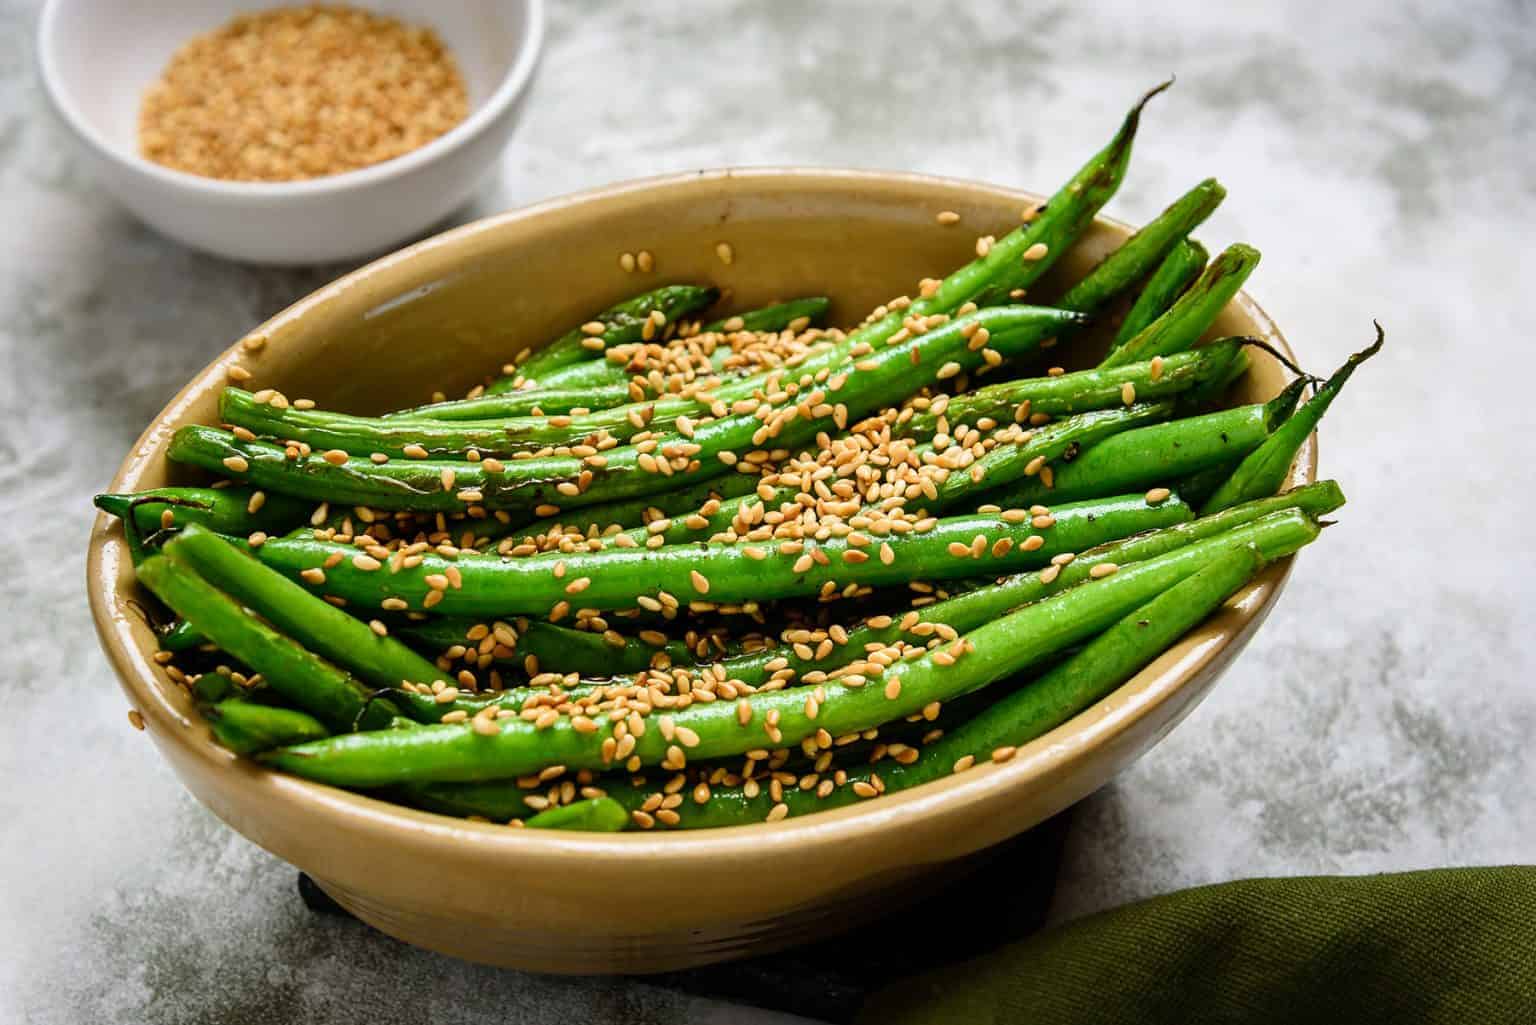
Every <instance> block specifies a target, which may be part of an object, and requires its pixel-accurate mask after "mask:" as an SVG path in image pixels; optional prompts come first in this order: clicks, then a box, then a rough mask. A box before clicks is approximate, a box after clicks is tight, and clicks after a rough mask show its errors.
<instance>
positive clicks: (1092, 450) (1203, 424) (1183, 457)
mask: <svg viewBox="0 0 1536 1025" xmlns="http://www.w3.org/2000/svg"><path fill="white" fill-rule="evenodd" d="M1269 430H1270V420H1269V417H1268V415H1267V407H1266V404H1264V403H1256V404H1254V405H1250V406H1238V407H1237V408H1235V409H1223V410H1219V411H1218V412H1215V413H1206V414H1204V415H1202V416H1191V417H1185V418H1184V419H1182V420H1174V421H1171V422H1169V423H1165V424H1153V425H1152V426H1150V427H1138V428H1137V429H1135V430H1133V431H1126V432H1124V433H1122V434H1116V435H1114V436H1112V437H1109V438H1105V439H1104V440H1103V441H1101V442H1099V443H1098V444H1097V445H1093V446H1090V447H1089V448H1087V449H1085V450H1084V451H1083V453H1082V454H1081V455H1079V456H1078V457H1077V458H1076V459H1074V460H1073V461H1071V462H1063V463H1060V464H1059V465H1057V466H1055V467H1054V468H1053V477H1052V480H1051V482H1050V484H1049V485H1047V484H1046V482H1045V480H1044V479H1042V476H1043V475H1042V476H1035V477H1030V478H1029V479H1027V480H1024V481H1021V482H1019V483H1017V484H1015V485H1013V486H1010V487H1004V488H1000V489H998V491H997V492H996V493H995V494H994V493H988V494H987V495H986V496H985V497H986V498H988V499H989V500H990V501H993V502H995V503H997V504H999V505H1003V506H1013V505H1033V504H1035V503H1038V502H1043V503H1046V504H1051V503H1054V502H1070V501H1076V500H1078V499H1083V498H1092V497H1094V496H1096V495H1114V494H1121V493H1123V492H1126V491H1131V490H1134V489H1137V488H1148V487H1152V486H1153V485H1156V484H1168V483H1171V482H1172V481H1174V480H1177V479H1178V478H1179V477H1182V476H1184V475H1185V474H1188V473H1193V472H1195V471H1197V470H1201V469H1204V468H1205V467H1207V466H1211V465H1213V464H1215V463H1218V462H1221V461H1222V460H1225V459H1229V458H1231V457H1232V456H1234V455H1243V454H1246V453H1248V452H1251V451H1253V450H1254V449H1256V448H1258V447H1259V445H1261V444H1262V443H1263V441H1264V439H1265V438H1267V437H1268V436H1269Z"/></svg>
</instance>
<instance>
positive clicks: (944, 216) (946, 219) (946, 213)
mask: <svg viewBox="0 0 1536 1025" xmlns="http://www.w3.org/2000/svg"><path fill="white" fill-rule="evenodd" d="M934 220H936V221H938V222H939V223H940V224H942V225H944V226H945V227H946V228H947V227H949V226H950V225H951V224H959V223H960V215H959V214H957V213H955V212H954V211H953V210H940V211H939V213H938V216H937V217H935V218H934Z"/></svg>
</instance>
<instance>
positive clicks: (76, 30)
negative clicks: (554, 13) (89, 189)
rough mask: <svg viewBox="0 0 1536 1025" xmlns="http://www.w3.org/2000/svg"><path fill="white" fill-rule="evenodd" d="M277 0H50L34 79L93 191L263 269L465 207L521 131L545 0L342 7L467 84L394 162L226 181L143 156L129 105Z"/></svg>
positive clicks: (400, 234) (385, 235) (397, 236)
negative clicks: (408, 42) (447, 56)
mask: <svg viewBox="0 0 1536 1025" xmlns="http://www.w3.org/2000/svg"><path fill="white" fill-rule="evenodd" d="M285 2H293V0H154V2H152V3H151V2H140V0H48V4H47V6H46V7H45V8H44V10H43V16H42V20H41V24H40V25H39V28H38V40H37V50H38V66H39V68H40V70H41V73H42V79H43V85H44V87H45V89H46V90H47V93H48V96H49V98H50V99H51V100H52V102H53V105H54V107H55V108H56V109H57V110H58V112H59V115H60V117H62V118H63V120H64V122H65V123H66V124H67V125H68V126H69V128H70V129H71V131H72V132H73V133H74V135H75V136H76V137H77V138H78V139H79V140H80V141H81V143H82V146H83V148H84V150H85V152H86V153H87V154H88V155H89V157H90V159H91V161H92V163H93V165H94V169H95V171H96V174H97V177H98V178H99V179H100V181H101V184H102V186H103V187H104V188H106V190H107V191H108V192H110V193H111V194H112V195H113V196H115V197H116V198H117V199H118V200H119V201H120V202H122V204H123V205H124V206H126V207H127V208H128V209H129V210H131V211H132V212H133V213H134V214H135V215H137V216H138V217H139V218H140V219H142V220H143V221H145V222H146V223H148V224H150V225H151V226H153V227H154V228H156V229H158V230H160V231H162V232H164V233H165V234H167V235H169V236H171V237H172V238H174V239H176V240H177V241H180V242H183V243H185V244H187V245H189V246H194V247H196V248H198V249H204V250H207V251H208V252H211V253H216V254H218V255H220V256H225V257H229V258H231V259H235V260H246V261H250V262H253V263H268V264H303V263H323V262H326V261H331V260H346V259H352V258H356V257H358V256H363V255H368V254H372V253H376V252H380V251H382V250H384V249H387V248H389V247H390V246H392V245H394V244H396V243H398V242H400V241H402V240H404V239H406V238H409V237H410V236H412V235H415V234H418V233H420V232H422V231H423V230H425V229H426V228H429V227H431V226H432V225H434V224H436V223H437V222H438V221H440V220H442V219H443V218H444V217H446V216H447V215H448V214H450V213H451V212H453V210H454V209H455V208H457V207H458V206H459V205H460V204H462V203H464V202H465V201H466V200H468V199H469V197H470V194H471V193H472V192H473V191H474V189H475V187H476V186H477V185H478V184H479V183H480V182H481V180H482V179H483V178H484V176H485V175H486V174H487V173H488V172H489V171H490V170H491V169H492V168H493V167H494V166H495V163H496V160H497V157H498V156H499V155H500V153H501V151H502V149H503V147H505V145H506V143H507V140H508V139H509V138H510V137H511V134H512V129H513V127H514V126H515V125H516V123H517V118H518V114H519V112H520V110H521V107H522V100H523V97H524V95H525V94H526V91H527V87H528V84H529V81H530V79H531V78H532V77H533V71H534V66H535V65H536V64H537V63H538V56H539V50H540V47H541V45H542V42H543V36H544V5H543V0H452V2H442V0H349V2H351V3H353V4H354V5H356V6H361V7H367V8H371V9H374V10H378V11H381V12H383V13H385V14H390V15H393V16H395V17H398V18H401V19H402V20H405V21H409V22H412V23H414V24H421V25H429V26H431V27H432V28H433V29H435V30H436V31H437V33H438V35H439V36H441V37H442V39H443V41H444V43H445V44H446V45H447V47H448V48H449V50H450V51H452V53H453V55H454V57H455V59H456V60H457V61H458V63H459V69H460V71H461V72H462V73H463V75H464V80H465V84H466V85H467V86H468V89H469V100H470V113H469V116H468V117H467V118H466V119H465V120H464V121H463V122H462V123H460V124H459V125H457V126H456V127H454V128H453V130H452V131H449V132H447V133H446V134H444V135H443V136H441V137H439V138H437V139H435V140H433V141H432V142H431V143H429V144H427V145H426V146H423V147H421V148H420V149H417V150H414V151H412V152H410V153H407V154H405V155H404V156H401V157H398V158H396V159H394V160H388V161H385V162H383V163H380V164H375V165H373V166H371V167H364V168H361V169H359V170H356V171H348V172H347V173H345V174H337V175H331V176H328V177H325V178H315V179H311V180H308V181H298V182H229V181H220V180H217V179H214V178H203V177H200V176H198V175H193V174H186V173H184V172H182V171H174V170H171V169H170V168H168V167H162V166H160V165H159V164H154V163H151V162H149V161H148V160H145V159H144V158H143V157H141V156H140V155H139V152H138V138H137V136H138V112H139V103H140V101H141V99H142V97H143V95H144V91H145V89H146V88H148V86H149V85H150V84H151V83H152V82H153V81H154V80H155V79H156V78H158V77H159V74H160V72H161V70H162V69H163V68H164V67H165V65H166V63H167V62H168V61H169V60H170V58H171V55H172V54H173V53H174V52H175V51H176V49H177V48H178V47H180V46H181V45H182V44H184V43H186V42H187V41H188V40H190V39H191V38H192V37H193V36H195V35H199V34H201V33H204V32H208V31H211V30H213V29H216V28H218V27H219V26H220V25H222V24H224V23H225V22H227V21H228V20H229V19H230V18H232V17H234V16H235V15H236V14H241V13H248V12H250V11H253V10H259V9H261V8H263V7H269V6H276V5H278V4H280V3H285Z"/></svg>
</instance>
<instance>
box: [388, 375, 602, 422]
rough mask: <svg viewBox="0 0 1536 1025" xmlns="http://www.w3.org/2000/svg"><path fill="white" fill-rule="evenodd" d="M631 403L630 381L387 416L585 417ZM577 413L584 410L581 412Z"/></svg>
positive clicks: (456, 402) (525, 392) (453, 402)
mask: <svg viewBox="0 0 1536 1025" xmlns="http://www.w3.org/2000/svg"><path fill="white" fill-rule="evenodd" d="M629 401H630V397H629V382H628V381H625V382H622V383H619V384H604V385H597V386H595V387H590V388H525V389H520V390H518V391H508V392H497V393H496V394H494V395H479V396H477V397H475V398H472V399H448V400H446V401H443V402H433V403H431V404H429V405H425V406H413V407H411V408H410V409H401V410H398V411H396V412H393V413H385V414H384V419H386V420H449V421H452V420H501V419H505V418H506V417H513V416H553V415H555V414H557V413H569V414H571V415H573V416H575V415H585V414H587V413H589V412H591V411H592V410H594V409H611V408H613V407H614V406H622V405H624V404H625V403H627V402H629ZM577 411H580V412H579V413H578V412H577Z"/></svg>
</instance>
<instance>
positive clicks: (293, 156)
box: [139, 4, 469, 182]
mask: <svg viewBox="0 0 1536 1025" xmlns="http://www.w3.org/2000/svg"><path fill="white" fill-rule="evenodd" d="M468 110H469V101H468V93H467V91H466V89H465V87H464V80H463V78H462V76H461V75H460V74H459V69H458V65H457V64H456V63H455V61H454V59H453V55H452V54H451V53H449V52H448V50H447V49H445V48H444V46H443V44H442V41H441V40H440V39H439V38H438V37H437V34H436V33H435V32H433V31H432V30H431V29H429V28H424V27H418V26H413V25H409V24H406V23H405V22H402V21H399V20H398V19H395V18H391V17H387V16H385V15H380V14H375V13H373V12H370V11H365V10H362V9H360V8H355V7H348V6H343V5H330V4H316V5H312V6H305V7H276V8H272V9H270V10H265V11H259V12H256V13H253V14H244V15H240V16H239V17H237V18H235V19H234V20H232V21H230V22H229V23H228V24H227V25H225V26H223V27H222V28H220V29H217V30H216V31H214V32H211V33H208V34H206V35H202V36H198V37H197V38H195V39H193V40H191V41H190V42H188V43H187V44H186V45H185V46H183V47H182V48H181V49H180V50H178V51H176V53H175V55H174V56H173V57H172V58H171V61H170V63H169V64H168V65H167V66H166V68H165V71H164V72H163V73H162V74H161V76H160V78H159V80H157V81H156V82H155V83H154V84H153V85H152V86H151V87H150V88H149V90H148V91H147V92H146V93H145V95H144V99H143V103H142V106H141V108H140V113H139V146H140V150H141V152H142V153H143V155H144V156H145V157H146V158H148V159H149V160H152V161H154V162H155V163H157V164H163V165H164V166H166V167H171V168H174V169H176V170H178V171H186V172H188V173H191V174H197V175H202V176H204V177H208V178H222V179H226V180H230V181H264V182H280V181H295V180H299V179H304V178H318V177H321V176H324V175H330V174H339V173H341V172H343V171H351V170H355V169H357V168H360V167H367V166H368V165H370V164H377V163H379V162H380V161H384V160H390V159H392V158H394V157H398V156H401V155H402V154H405V153H409V152H410V151H411V150H414V149H418V148H419V147H421V146H424V145H426V144H427V143H429V142H431V141H432V140H433V139H436V138H437V137H438V136H440V135H442V134H443V133H445V132H447V131H448V130H449V129H451V128H453V126H454V125H456V124H458V123H459V122H461V121H463V120H464V118H465V116H466V115H467V113H468Z"/></svg>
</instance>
